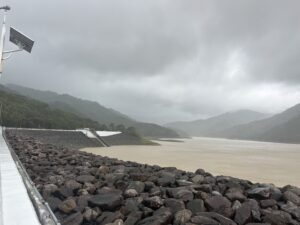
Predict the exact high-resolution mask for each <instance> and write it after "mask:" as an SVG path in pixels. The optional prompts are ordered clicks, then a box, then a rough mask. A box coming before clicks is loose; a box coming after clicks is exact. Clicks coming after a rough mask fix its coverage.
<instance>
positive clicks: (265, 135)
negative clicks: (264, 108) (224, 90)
mask: <svg viewBox="0 0 300 225" xmlns="http://www.w3.org/2000/svg"><path fill="white" fill-rule="evenodd" d="M215 136H217V137H224V138H231V139H247V140H259V141H271V142H285V143H300V104H297V105H295V106H293V107H291V108H289V109H287V110H285V111H284V112H282V113H279V114H276V115H274V116H272V117H269V118H266V119H263V120H258V121H253V122H251V123H247V124H243V125H238V126H234V127H232V128H229V129H225V130H223V131H220V132H218V133H216V134H215Z"/></svg>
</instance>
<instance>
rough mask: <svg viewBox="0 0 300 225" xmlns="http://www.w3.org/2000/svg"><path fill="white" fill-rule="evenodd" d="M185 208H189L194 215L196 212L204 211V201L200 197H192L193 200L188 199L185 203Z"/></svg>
mask: <svg viewBox="0 0 300 225" xmlns="http://www.w3.org/2000/svg"><path fill="white" fill-rule="evenodd" d="M186 208H187V209H189V210H191V212H192V213H193V215H195V214H196V213H199V212H205V211H206V208H205V206H204V201H203V200H202V199H194V200H191V201H189V202H188V203H187V204H186Z"/></svg>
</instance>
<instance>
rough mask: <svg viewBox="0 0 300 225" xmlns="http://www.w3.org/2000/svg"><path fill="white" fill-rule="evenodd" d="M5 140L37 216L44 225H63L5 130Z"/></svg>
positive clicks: (3, 133)
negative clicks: (41, 192)
mask: <svg viewBox="0 0 300 225" xmlns="http://www.w3.org/2000/svg"><path fill="white" fill-rule="evenodd" d="M2 135H3V138H4V140H5V142H6V144H7V146H8V149H9V151H10V153H11V156H12V158H13V160H14V162H15V164H16V166H17V168H18V171H19V173H20V175H21V177H22V180H23V183H24V185H25V187H26V190H27V193H28V195H29V197H30V199H31V201H32V204H33V206H34V208H35V211H36V213H37V216H38V218H39V220H40V222H41V224H42V225H61V223H60V222H59V221H58V220H57V218H56V216H55V215H54V213H53V212H52V210H51V208H50V206H49V204H48V203H47V202H46V201H45V200H44V199H43V197H42V196H41V194H40V193H39V191H38V190H37V189H36V187H35V185H34V183H33V181H32V180H31V178H30V177H29V175H28V173H27V172H26V169H25V168H24V166H23V164H22V163H21V161H20V160H19V158H18V156H17V154H16V153H15V151H14V150H13V148H12V147H11V145H10V143H9V142H8V140H7V138H6V135H5V128H4V129H3V132H2Z"/></svg>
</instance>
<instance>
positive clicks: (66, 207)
mask: <svg viewBox="0 0 300 225" xmlns="http://www.w3.org/2000/svg"><path fill="white" fill-rule="evenodd" d="M76 207H77V204H76V202H75V200H74V199H72V198H70V199H67V200H65V201H63V202H61V203H60V204H59V205H58V208H59V210H60V211H62V212H64V213H71V212H72V211H73V210H74V209H75V208H76Z"/></svg>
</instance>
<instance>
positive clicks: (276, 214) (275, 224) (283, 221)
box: [263, 210, 297, 225]
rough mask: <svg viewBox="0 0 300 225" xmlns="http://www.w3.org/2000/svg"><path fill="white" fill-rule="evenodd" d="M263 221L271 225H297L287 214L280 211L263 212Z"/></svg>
mask: <svg viewBox="0 0 300 225" xmlns="http://www.w3.org/2000/svg"><path fill="white" fill-rule="evenodd" d="M263 221H264V222H267V223H270V224H272V225H287V224H295V225H296V224H297V222H296V221H294V220H293V219H292V217H291V215H290V214H289V213H287V212H284V211H281V210H270V211H265V212H264V217H263Z"/></svg>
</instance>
